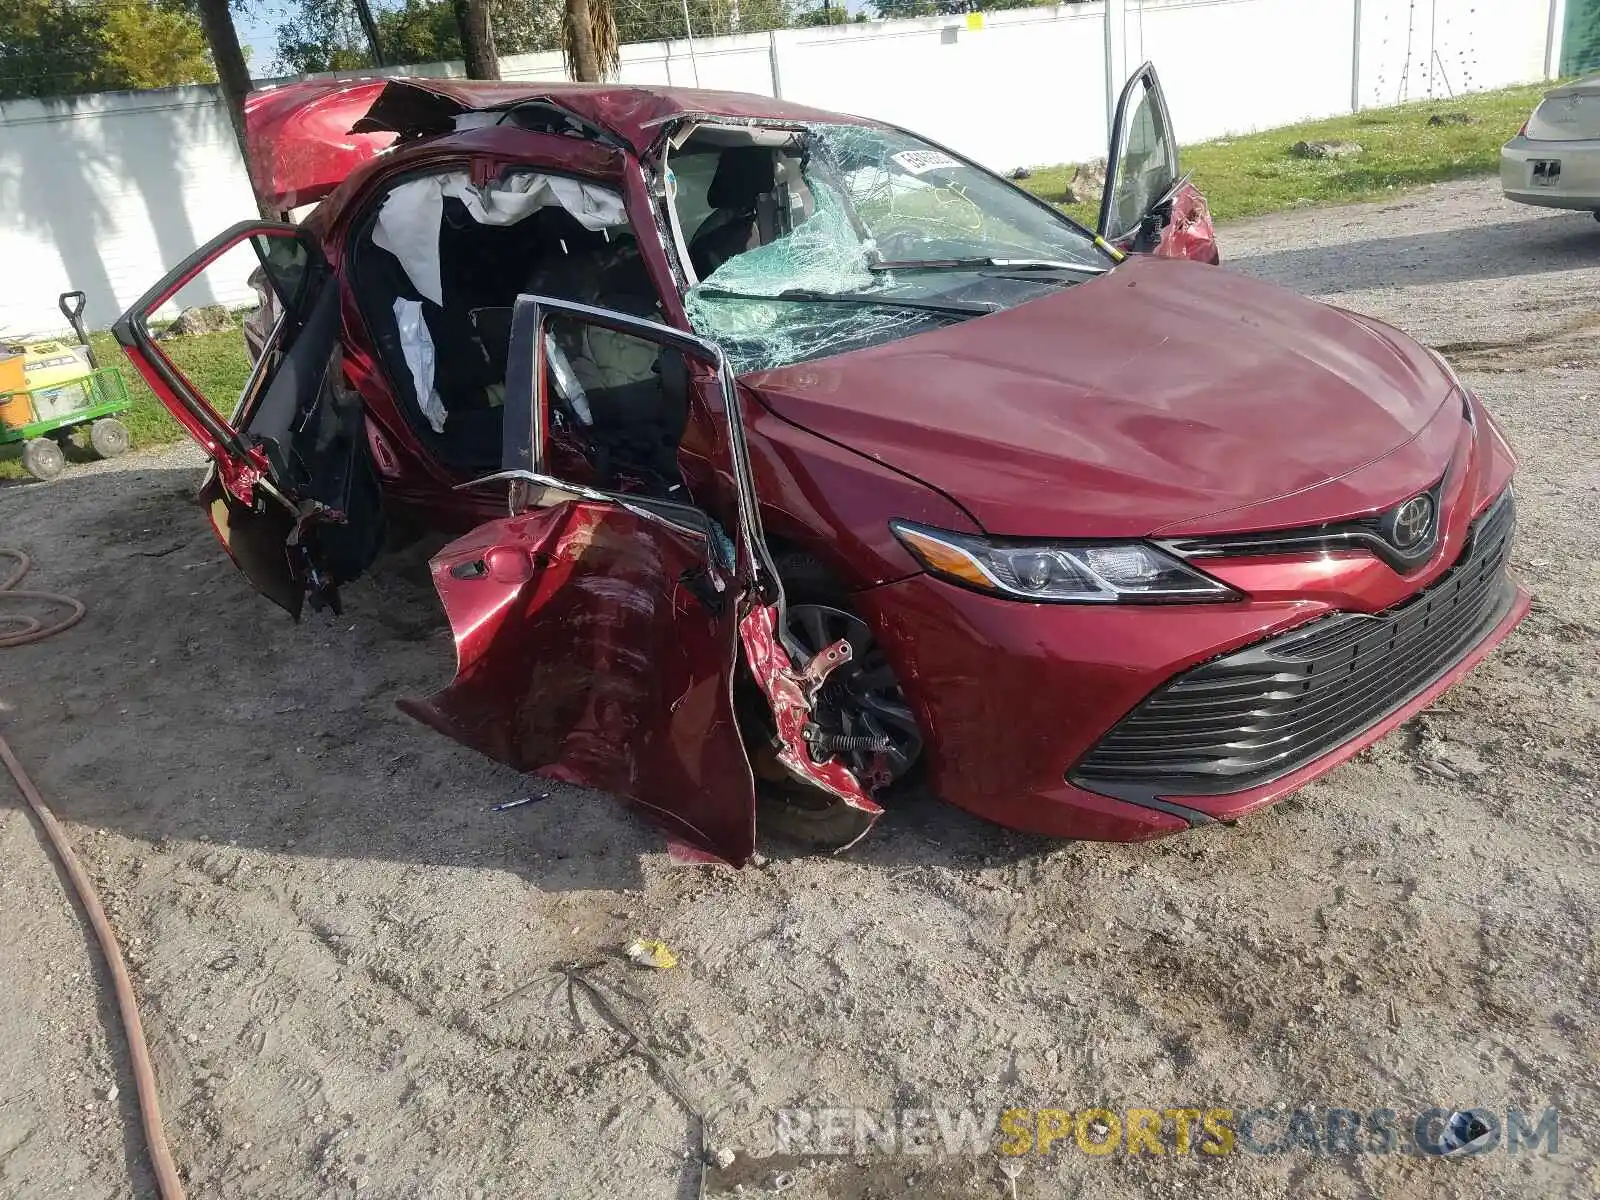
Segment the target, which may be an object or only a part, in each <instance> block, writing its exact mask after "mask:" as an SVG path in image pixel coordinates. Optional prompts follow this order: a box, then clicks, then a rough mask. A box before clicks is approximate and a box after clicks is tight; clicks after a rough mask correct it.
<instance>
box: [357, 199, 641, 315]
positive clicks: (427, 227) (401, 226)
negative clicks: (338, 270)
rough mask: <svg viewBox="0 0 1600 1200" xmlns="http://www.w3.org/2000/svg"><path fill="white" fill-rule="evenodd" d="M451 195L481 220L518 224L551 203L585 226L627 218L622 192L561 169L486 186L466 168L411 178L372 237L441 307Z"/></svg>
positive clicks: (388, 203) (386, 206) (609, 225)
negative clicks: (444, 226)
mask: <svg viewBox="0 0 1600 1200" xmlns="http://www.w3.org/2000/svg"><path fill="white" fill-rule="evenodd" d="M446 196H453V197H455V198H456V199H457V200H460V201H461V203H462V204H463V205H465V206H466V209H467V212H469V213H470V214H471V215H472V219H473V220H474V221H476V222H478V224H480V225H515V224H516V223H517V222H518V221H521V220H523V219H525V218H526V217H528V216H530V215H531V214H533V213H535V212H538V211H539V210H540V209H541V208H548V207H550V206H551V205H556V206H559V207H560V208H563V209H565V210H566V211H567V212H568V213H569V214H571V215H572V217H573V218H574V219H576V220H577V221H578V223H579V224H580V225H582V226H583V227H584V228H585V229H590V230H599V229H614V228H616V227H618V226H621V225H626V224H627V221H628V215H627V213H626V212H625V211H624V209H623V206H622V197H621V196H619V195H618V194H617V193H615V192H613V191H610V190H609V189H607V188H602V187H596V186H595V185H594V184H591V183H584V182H583V181H582V180H579V179H569V178H567V177H566V176H562V175H540V174H538V173H536V172H533V171H518V172H516V173H514V174H512V175H510V176H508V177H507V178H505V179H499V180H496V181H495V182H493V183H491V184H487V185H485V186H483V187H475V186H474V185H473V184H472V181H471V180H470V179H469V178H468V176H467V173H466V172H465V171H451V172H447V173H445V174H442V175H428V176H424V177H423V178H421V179H411V180H408V181H406V182H405V183H402V184H401V185H400V186H399V187H397V188H395V189H394V190H393V191H391V192H390V193H389V194H388V196H386V197H385V198H384V201H383V207H382V208H381V209H379V210H378V222H377V225H376V226H375V227H374V228H373V231H372V242H373V244H374V245H376V246H379V247H381V248H382V249H384V250H387V251H388V252H389V253H390V254H392V255H394V256H395V258H397V259H399V260H400V265H401V267H403V268H404V269H405V273H406V278H408V279H409V280H410V281H411V286H412V287H413V288H415V289H416V291H417V294H418V295H420V296H421V297H422V298H423V299H425V300H432V301H433V302H434V303H435V304H437V305H440V306H441V307H443V305H444V285H443V283H442V282H441V280H440V273H439V227H440V225H441V223H442V222H443V220H444V199H445V197H446Z"/></svg>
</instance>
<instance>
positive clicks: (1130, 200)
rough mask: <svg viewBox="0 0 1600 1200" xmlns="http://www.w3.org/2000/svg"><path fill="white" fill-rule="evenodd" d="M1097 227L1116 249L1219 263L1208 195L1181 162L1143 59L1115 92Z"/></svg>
mask: <svg viewBox="0 0 1600 1200" xmlns="http://www.w3.org/2000/svg"><path fill="white" fill-rule="evenodd" d="M1099 233H1100V236H1101V237H1102V238H1104V239H1105V240H1106V241H1108V242H1110V243H1111V244H1112V245H1114V246H1116V247H1117V248H1118V249H1119V250H1123V251H1132V252H1135V253H1148V254H1155V255H1157V256H1159V257H1163V258H1190V259H1194V260H1196V261H1198V262H1206V263H1216V262H1218V261H1219V258H1220V255H1219V254H1218V252H1217V240H1216V232H1215V229H1214V227H1213V226H1212V222H1211V212H1210V209H1209V208H1208V207H1207V206H1206V200H1205V197H1204V196H1202V195H1201V194H1200V191H1199V189H1197V188H1196V187H1195V186H1194V184H1193V183H1192V182H1190V180H1189V177H1188V176H1187V175H1184V174H1183V173H1182V172H1181V170H1180V168H1179V165H1178V141H1177V138H1176V137H1175V136H1174V135H1173V132H1172V120H1171V118H1170V117H1169V116H1168V113H1167V102H1166V97H1165V96H1164V95H1163V94H1162V91H1161V81H1160V80H1159V79H1158V78H1157V77H1156V69H1155V67H1154V66H1152V65H1151V64H1150V63H1145V64H1144V65H1143V66H1142V67H1140V68H1139V69H1138V70H1137V71H1135V72H1134V73H1133V77H1132V78H1131V79H1129V80H1128V82H1127V85H1126V86H1125V87H1124V88H1123V89H1122V94H1121V96H1119V97H1118V98H1117V112H1116V119H1115V121H1113V122H1112V129H1111V148H1110V152H1109V153H1108V154H1107V155H1106V183H1105V191H1104V193H1103V194H1102V196H1101V200H1100V224H1099Z"/></svg>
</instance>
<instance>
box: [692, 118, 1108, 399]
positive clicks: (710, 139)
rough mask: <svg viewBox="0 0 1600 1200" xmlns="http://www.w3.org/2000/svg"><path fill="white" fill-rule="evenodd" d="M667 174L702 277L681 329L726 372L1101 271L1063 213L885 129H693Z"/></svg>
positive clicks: (960, 316) (909, 329)
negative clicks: (718, 358) (713, 345)
mask: <svg viewBox="0 0 1600 1200" xmlns="http://www.w3.org/2000/svg"><path fill="white" fill-rule="evenodd" d="M741 135H742V136H741ZM670 165H671V172H672V174H671V180H672V182H671V184H670V187H671V191H672V197H673V204H674V206H675V211H676V216H677V220H678V225H679V229H680V232H681V235H682V238H683V243H682V244H683V247H684V249H685V250H686V252H687V257H688V259H689V261H690V263H691V265H692V266H693V268H694V271H695V274H696V275H697V276H698V278H699V282H698V283H697V284H695V285H694V286H692V287H691V288H689V290H688V291H687V293H686V294H685V297H684V300H685V307H686V308H687V310H688V315H689V320H690V322H691V324H693V326H694V328H695V330H696V331H697V332H698V333H700V334H701V335H703V336H705V337H708V338H711V339H713V340H715V341H717V342H719V343H721V344H722V346H723V348H724V349H725V350H726V351H727V353H728V356H729V358H730V360H731V361H732V363H733V366H734V369H735V370H736V371H739V372H746V371H758V370H767V369H771V368H774V367H780V366H786V365H788V364H790V363H795V362H803V361H806V360H808V359H814V358H820V357H823V356H825V355H829V354H838V353H842V352H843V351H845V350H852V349H859V348H861V347H863V346H869V345H874V344H877V343H881V342H886V341H890V340H893V339H895V338H900V337H906V336H909V335H910V334H913V333H918V332H922V331H924V330H928V329H937V328H940V327H942V326H944V325H948V324H951V323H953V322H955V321H964V320H967V319H969V318H971V317H973V316H981V315H983V314H984V313H987V312H994V311H997V310H999V309H1003V308H1010V307H1013V306H1014V305H1017V304H1021V303H1023V302H1025V301H1027V300H1032V299H1035V298H1037V297H1039V296H1042V295H1047V294H1049V293H1051V292H1054V291H1058V290H1060V289H1061V288H1063V287H1068V286H1071V285H1073V284H1076V283H1080V282H1082V281H1083V280H1085V279H1088V278H1092V277H1093V276H1094V275H1096V274H1099V273H1101V272H1103V271H1104V270H1106V269H1107V268H1108V267H1110V266H1111V264H1112V259H1111V258H1110V257H1109V256H1107V255H1106V254H1105V253H1103V252H1102V251H1101V250H1099V249H1098V248H1097V247H1096V245H1095V242H1094V238H1093V236H1092V235H1090V234H1089V233H1087V232H1085V231H1084V230H1083V229H1081V228H1079V227H1078V226H1076V225H1074V224H1072V223H1071V222H1069V221H1068V220H1066V219H1065V218H1064V217H1061V216H1059V215H1057V214H1056V213H1054V212H1053V211H1052V210H1050V209H1049V208H1047V207H1045V206H1043V205H1041V204H1038V203H1036V202H1034V201H1033V200H1032V199H1031V198H1029V197H1028V196H1026V195H1023V194H1021V193H1020V192H1018V191H1017V190H1016V189H1015V188H1012V187H1011V186H1009V185H1008V184H1006V183H1004V182H1003V181H1001V180H999V179H997V178H996V177H994V176H993V175H990V174H989V173H988V172H986V171H983V170H981V169H980V168H978V167H974V166H972V165H970V164H968V163H966V162H963V161H961V160H960V159H957V158H955V157H953V156H951V155H950V154H948V153H946V152H945V151H943V150H939V149H937V148H935V147H933V146H930V145H928V143H926V142H924V141H922V140H921V139H919V138H916V137H913V136H912V135H910V134H907V133H902V132H900V131H898V130H893V129H883V128H877V127H873V126H864V125H813V126H809V127H807V128H806V129H804V130H803V131H800V130H789V131H773V130H763V131H758V132H755V133H751V132H749V131H733V130H716V129H712V130H705V131H704V132H703V133H702V132H697V133H696V134H695V135H694V136H691V137H690V138H688V139H686V141H685V144H684V145H683V147H682V149H681V150H680V151H678V152H676V153H674V154H673V156H672V157H671V159H670Z"/></svg>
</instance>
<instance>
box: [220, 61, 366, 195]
mask: <svg viewBox="0 0 1600 1200" xmlns="http://www.w3.org/2000/svg"><path fill="white" fill-rule="evenodd" d="M385 86H386V84H385V82H384V81H383V80H381V79H367V80H362V81H361V82H359V83H343V82H329V81H320V82H306V83H291V84H286V85H285V86H283V87H277V88H269V89H267V90H265V91H260V92H251V93H250V94H249V95H248V96H246V97H245V102H244V127H245V139H246V144H247V145H248V146H249V147H250V178H251V181H252V182H253V183H254V184H255V189H256V192H257V194H258V195H259V196H260V197H261V199H262V201H263V203H265V204H266V205H267V206H268V207H269V208H270V209H271V210H272V211H273V212H287V211H289V210H290V209H292V208H298V207H300V206H301V205H304V204H313V203H315V202H316V201H318V200H321V199H322V198H323V197H324V196H326V195H327V194H328V193H329V192H331V191H333V189H334V188H336V187H338V186H339V184H340V183H341V182H343V181H344V179H345V177H346V176H348V175H349V174H350V172H351V171H353V170H355V169H356V168H357V167H359V166H360V165H361V164H362V163H364V162H367V161H369V160H370V159H372V158H373V157H374V156H376V155H377V154H378V153H379V152H380V151H382V150H386V149H388V147H389V146H390V145H392V144H393V142H394V139H395V135H394V133H393V132H390V131H379V132H374V133H355V132H352V131H351V128H350V127H351V126H352V125H354V124H355V123H356V122H357V121H358V120H360V119H361V117H362V115H363V114H364V113H365V112H366V111H367V109H369V108H371V107H372V102H373V101H374V100H376V99H377V98H378V94H379V93H380V92H382V91H383V89H384V87H385Z"/></svg>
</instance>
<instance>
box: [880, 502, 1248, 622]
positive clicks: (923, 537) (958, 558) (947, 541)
mask: <svg viewBox="0 0 1600 1200" xmlns="http://www.w3.org/2000/svg"><path fill="white" fill-rule="evenodd" d="M889 528H890V529H892V530H894V535H895V536H896V537H897V538H899V539H900V541H901V543H902V544H903V545H904V546H905V547H906V549H908V550H910V551H911V553H912V554H914V555H915V556H916V557H917V559H918V561H920V562H921V563H922V565H923V566H925V567H927V568H928V570H929V571H932V572H933V573H934V574H935V575H938V576H941V577H942V578H944V579H948V580H951V581H952V582H954V583H959V584H962V585H963V586H965V587H970V588H975V589H977V590H978V591H982V592H991V593H994V594H996V595H1001V596H1009V597H1012V598H1014V599H1017V600H1036V601H1040V602H1042V603H1047V604H1072V603H1086V602H1087V603H1115V602H1117V601H1121V602H1123V603H1134V604H1159V603H1170V602H1173V601H1183V600H1236V599H1239V593H1238V592H1236V591H1234V590H1233V589H1232V588H1230V587H1228V586H1227V585H1226V584H1224V583H1221V582H1219V581H1218V580H1215V579H1213V578H1211V576H1209V575H1204V574H1201V573H1200V572H1199V571H1196V570H1195V569H1194V568H1193V567H1191V566H1189V565H1188V564H1187V563H1185V562H1183V561H1182V560H1181V559H1177V558H1174V557H1173V556H1172V555H1170V554H1167V553H1166V552H1165V551H1162V550H1158V549H1156V547H1154V546H1150V545H1147V544H1146V543H1144V542H1129V541H1118V542H1031V543H1030V542H1019V541H1011V540H992V539H989V538H982V537H975V536H973V535H972V534H966V533H949V532H946V531H945V530H943V529H930V528H928V527H927V526H925V525H913V524H911V523H910V522H907V521H891V522H889Z"/></svg>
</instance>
